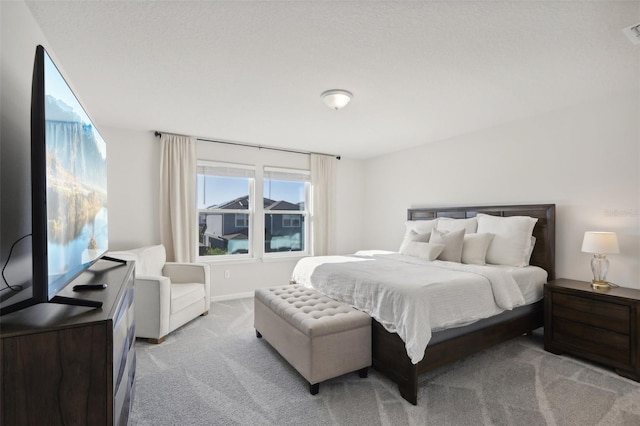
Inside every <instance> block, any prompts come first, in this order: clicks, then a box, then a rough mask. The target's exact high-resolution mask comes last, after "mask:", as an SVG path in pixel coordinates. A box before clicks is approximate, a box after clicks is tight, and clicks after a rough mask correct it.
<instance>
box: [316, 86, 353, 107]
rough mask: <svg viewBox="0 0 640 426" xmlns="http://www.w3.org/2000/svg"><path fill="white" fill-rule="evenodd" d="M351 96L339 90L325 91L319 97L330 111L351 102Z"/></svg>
mask: <svg viewBox="0 0 640 426" xmlns="http://www.w3.org/2000/svg"><path fill="white" fill-rule="evenodd" d="M352 96H353V95H352V94H351V92H347V91H346V90H340V89H334V90H327V91H326V92H323V93H322V94H321V95H320V97H321V98H322V100H323V101H324V103H325V104H327V106H328V107H329V108H331V109H340V108H344V107H345V106H347V104H348V103H349V101H351V97H352Z"/></svg>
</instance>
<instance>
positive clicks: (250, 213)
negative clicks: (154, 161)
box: [196, 159, 256, 262]
mask: <svg viewBox="0 0 640 426" xmlns="http://www.w3.org/2000/svg"><path fill="white" fill-rule="evenodd" d="M196 164H197V168H196V170H197V171H196V191H198V190H199V189H200V188H199V186H198V185H199V183H198V179H197V177H198V175H199V174H200V173H198V171H199V167H200V166H204V167H207V166H209V167H225V168H229V169H238V170H250V171H251V172H252V173H251V174H252V177H249V176H245V178H246V179H248V184H249V185H248V186H249V188H248V189H249V194H248V200H249V206H248V208H247V209H199V208H198V206H197V205H196V224H197V232H198V236H197V238H196V241H197V242H196V244H198V247H197V248H196V253H197V261H199V262H222V261H227V262H228V261H238V260H247V259H255V258H256V254H255V250H254V244H253V243H254V239H255V235H254V234H255V230H254V228H255V227H254V216H255V212H256V202H255V181H256V167H255V166H252V165H247V164H239V163H227V162H221V161H210V160H201V159H198V160H197V162H196ZM208 175H209V176H220V177H225V176H226V177H229V176H230V175H224V174H217V175H216V174H208ZM197 202H198V197H197V196H196V203H197ZM203 213H204V214H221V215H223V216H222V217H223V219H222V220H223V221H224V215H226V214H233V215H234V223H235V224H237V216H238V215H245V216H247V219H246V222H247V230H248V234H249V235H248V238H247V253H239V254H230V253H228V254H219V255H213V254H210V255H200V214H203Z"/></svg>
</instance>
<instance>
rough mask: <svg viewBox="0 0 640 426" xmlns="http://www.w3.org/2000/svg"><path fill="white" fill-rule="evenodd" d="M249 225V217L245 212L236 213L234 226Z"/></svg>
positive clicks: (242, 226) (244, 226)
mask: <svg viewBox="0 0 640 426" xmlns="http://www.w3.org/2000/svg"><path fill="white" fill-rule="evenodd" d="M248 226H249V217H248V216H247V215H246V214H242V213H239V214H236V228H246V227H248Z"/></svg>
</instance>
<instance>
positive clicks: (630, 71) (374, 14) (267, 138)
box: [27, 1, 640, 158]
mask: <svg viewBox="0 0 640 426" xmlns="http://www.w3.org/2000/svg"><path fill="white" fill-rule="evenodd" d="M27 5H28V6H29V8H30V9H31V11H32V13H33V15H34V17H35V19H36V21H37V22H38V23H39V25H40V27H41V28H42V31H43V32H44V34H45V36H46V37H47V40H48V41H49V43H50V45H51V46H52V48H53V51H54V54H55V58H57V62H58V64H59V65H60V66H61V68H62V69H63V72H64V73H65V74H66V76H67V79H68V80H70V81H71V84H72V86H73V87H74V89H75V90H76V92H77V94H78V95H79V97H80V99H81V101H82V102H83V103H84V104H85V107H86V109H87V110H88V112H89V114H90V115H91V116H92V117H93V119H94V121H96V122H97V123H98V125H99V126H100V125H102V126H111V127H120V128H129V129H140V130H156V129H157V130H162V131H167V132H174V133H181V134H189V135H194V136H202V137H207V138H214V139H220V140H229V141H238V142H246V143H252V144H260V145H267V146H278V147H285V148H295V149H301V150H310V151H318V152H327V153H335V154H342V155H343V156H345V157H349V158H369V157H373V156H377V155H381V154H384V153H388V152H392V151H397V150H400V149H403V148H407V147H411V146H416V145H421V144H424V143H428V142H433V141H436V140H441V139H445V138H448V137H452V136H456V135H460V134H464V133H467V132H471V131H475V130H479V129H482V128H487V127H491V126H495V125H497V124H500V123H505V122H509V121H513V120H517V119H520V118H524V117H528V116H532V115H536V114H540V113H544V112H547V111H551V110H554V109H558V108H562V107H565V106H568V105H572V104H576V103H579V102H583V101H586V100H589V99H594V98H598V97H602V96H606V95H608V94H610V93H613V92H617V91H623V90H638V86H639V80H640V46H637V45H632V44H631V42H630V41H629V40H628V39H627V38H626V37H625V35H624V34H623V33H622V31H621V29H622V28H625V27H628V26H629V25H632V24H635V23H638V22H640V2H638V1H636V2H612V1H587V2H574V1H511V2H493V1H475V2H462V1H460V2H453V1H450V2H425V1H423V2H417V1H384V2H383V1H256V2H254V1H244V2H243V1H229V2H226V1H210V2H193V1H162V2H160V1H157V2H156V1H136V2H106V1H80V2H59V1H55V2H51V1H28V2H27ZM335 88H341V89H347V90H349V91H351V92H352V93H353V94H354V99H353V100H352V102H351V103H350V104H349V105H348V106H347V107H346V108H345V109H343V110H339V111H333V110H330V109H329V108H327V107H326V106H325V105H324V104H323V103H322V101H321V100H320V93H321V92H323V91H325V90H327V89H335Z"/></svg>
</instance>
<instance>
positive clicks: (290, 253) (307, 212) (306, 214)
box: [260, 166, 311, 259]
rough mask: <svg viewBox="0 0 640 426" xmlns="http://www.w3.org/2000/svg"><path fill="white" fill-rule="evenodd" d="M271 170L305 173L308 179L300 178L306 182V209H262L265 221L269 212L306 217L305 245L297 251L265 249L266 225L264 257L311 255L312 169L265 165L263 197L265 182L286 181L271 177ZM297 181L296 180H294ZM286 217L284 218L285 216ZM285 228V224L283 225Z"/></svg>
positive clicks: (264, 242) (263, 234) (263, 239)
mask: <svg viewBox="0 0 640 426" xmlns="http://www.w3.org/2000/svg"><path fill="white" fill-rule="evenodd" d="M269 172H275V173H288V174H291V175H295V174H298V175H304V176H306V179H304V180H302V179H301V180H300V182H302V183H304V209H302V210H267V209H264V208H263V211H262V216H263V218H264V221H265V223H266V222H267V215H268V214H272V215H283V216H285V215H295V216H302V217H303V218H304V229H303V236H302V238H303V241H304V247H303V250H297V251H275V252H267V251H266V250H264V247H265V246H266V241H267V236H266V226H264V227H263V229H262V247H263V250H264V251H263V254H262V256H263V258H264V259H276V258H288V257H303V256H309V255H310V254H311V240H310V237H311V212H310V209H309V206H310V205H311V204H310V201H311V171H310V170H305V169H295V168H290V167H270V166H264V167H263V174H262V184H263V191H262V197H263V198H265V197H266V195H265V193H264V185H265V182H266V181H267V180H269V179H271V180H281V181H285V180H286V179H277V178H269V177H267V176H268V173H269ZM294 181H295V180H294ZM260 207H263V205H262V204H261V205H260ZM283 219H284V218H283ZM283 228H284V226H283Z"/></svg>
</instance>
